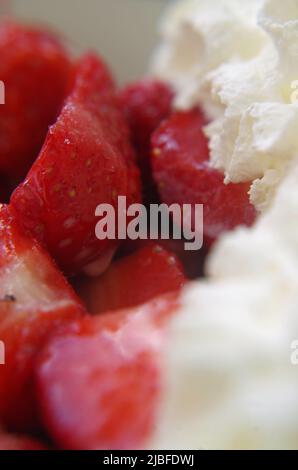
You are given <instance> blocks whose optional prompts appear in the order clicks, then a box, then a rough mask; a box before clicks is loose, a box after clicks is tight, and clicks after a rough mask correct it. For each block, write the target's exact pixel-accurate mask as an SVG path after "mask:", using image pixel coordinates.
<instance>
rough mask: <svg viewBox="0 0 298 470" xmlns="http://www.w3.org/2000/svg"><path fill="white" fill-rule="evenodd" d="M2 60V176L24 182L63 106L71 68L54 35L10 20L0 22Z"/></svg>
mask: <svg viewBox="0 0 298 470" xmlns="http://www.w3.org/2000/svg"><path fill="white" fill-rule="evenodd" d="M0 57H1V61H0V80H2V81H3V82H4V85H5V104H4V105H1V106H0V172H1V173H3V174H4V175H5V176H6V177H15V178H20V177H24V176H25V175H26V173H27V171H28V170H29V168H30V165H31V163H32V162H33V161H34V159H35V158H36V157H37V155H38V152H39V150H40V148H41V146H42V144H43V141H44V139H45V136H46V133H47V130H48V126H49V124H51V123H52V122H53V121H54V120H55V118H56V116H57V114H58V112H59V110H60V108H61V106H62V102H63V99H64V97H65V93H66V88H67V85H68V81H69V76H70V71H71V64H70V60H69V57H68V53H67V51H66V50H65V47H64V45H63V44H62V42H61V41H60V39H59V38H57V37H56V36H55V35H53V34H52V33H50V32H47V31H45V30H42V31H41V30H39V29H36V28H33V27H29V26H25V25H19V24H17V23H15V22H12V21H11V20H9V21H7V20H5V21H2V22H1V23H0Z"/></svg>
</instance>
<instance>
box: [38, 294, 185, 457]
mask: <svg viewBox="0 0 298 470" xmlns="http://www.w3.org/2000/svg"><path fill="white" fill-rule="evenodd" d="M176 307H177V299H176V297H175V296H174V297H173V296H170V297H169V296H165V297H164V298H159V299H155V300H154V301H152V302H151V303H149V304H147V305H143V306H141V307H138V308H136V309H134V310H131V311H121V312H114V313H108V314H105V315H98V316H95V317H89V318H86V319H85V320H83V321H80V322H77V324H76V327H75V326H73V327H72V329H70V331H69V332H68V333H66V332H64V334H63V335H61V336H56V337H55V338H52V340H51V341H50V342H49V344H48V345H47V346H46V347H45V349H44V350H43V352H42V353H41V354H40V355H39V360H38V363H37V372H36V383H37V396H38V400H39V403H40V409H41V413H42V416H43V419H44V423H45V426H46V429H47V431H48V432H49V433H50V435H51V436H52V438H53V439H54V441H55V442H56V444H57V445H58V446H59V447H61V448H64V449H83V450H84V449H135V448H140V447H142V446H143V445H144V443H145V439H146V438H147V437H148V435H149V434H150V432H151V431H152V427H153V426H154V422H155V418H156V411H157V405H158V399H159V395H160V388H161V376H160V361H161V358H162V354H161V351H162V345H163V336H164V329H165V325H166V320H165V319H166V318H167V316H168V315H169V314H170V313H172V312H173V311H174V310H175V308H176Z"/></svg>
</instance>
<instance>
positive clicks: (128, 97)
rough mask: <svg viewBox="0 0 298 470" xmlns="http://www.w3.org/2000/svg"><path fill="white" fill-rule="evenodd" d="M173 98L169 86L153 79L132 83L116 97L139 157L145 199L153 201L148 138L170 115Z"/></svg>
mask: <svg viewBox="0 0 298 470" xmlns="http://www.w3.org/2000/svg"><path fill="white" fill-rule="evenodd" d="M173 97H174V92H173V90H172V89H171V87H170V86H169V85H168V84H166V83H163V82H161V81H158V80H152V79H144V80H140V81H137V82H134V83H131V84H129V85H127V86H126V87H125V88H124V89H123V90H122V91H121V93H120V95H119V99H120V103H121V106H122V109H123V111H124V113H125V116H126V119H127V122H128V124H129V128H130V131H131V137H132V141H133V144H134V146H135V149H136V151H137V154H138V158H139V164H140V167H141V173H142V178H143V184H144V192H145V196H146V199H147V200H148V199H150V198H151V199H153V198H154V197H153V194H154V192H153V191H154V188H153V180H152V170H151V162H150V139H151V135H152V133H153V132H154V131H155V130H156V129H157V128H158V126H159V125H160V124H161V122H162V121H163V120H164V119H166V118H167V117H168V116H169V115H170V113H171V108H172V101H173Z"/></svg>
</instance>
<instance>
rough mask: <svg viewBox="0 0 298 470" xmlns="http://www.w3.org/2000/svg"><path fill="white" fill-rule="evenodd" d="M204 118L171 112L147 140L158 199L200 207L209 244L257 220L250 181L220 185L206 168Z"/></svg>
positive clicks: (219, 179)
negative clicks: (202, 209) (250, 197)
mask: <svg viewBox="0 0 298 470" xmlns="http://www.w3.org/2000/svg"><path fill="white" fill-rule="evenodd" d="M204 124H205V119H204V116H203V115H202V113H201V112H200V110H199V109H193V110H191V111H187V112H175V113H173V114H172V115H171V117H170V118H169V119H168V120H166V121H164V122H163V123H162V124H161V126H160V127H159V129H158V130H157V131H156V132H155V133H154V134H153V136H152V167H153V174H154V178H155V181H156V183H157V185H158V190H159V194H160V197H161V199H162V201H163V202H165V203H167V204H172V203H178V204H181V205H182V204H204V235H205V237H206V239H207V240H208V241H213V240H215V239H217V238H218V236H219V235H220V234H222V233H223V232H225V231H227V230H231V229H233V228H235V227H236V226H238V225H241V224H243V225H248V226H249V225H251V224H252V223H253V222H254V220H255V216H256V212H255V209H254V207H253V206H252V205H251V204H250V202H249V198H248V190H249V187H250V184H249V183H241V184H232V183H231V184H228V185H225V184H224V181H223V175H222V174H221V173H220V172H219V171H217V170H215V169H213V168H212V167H211V166H210V164H209V149H208V141H207V138H206V137H205V135H204V133H203V126H204Z"/></svg>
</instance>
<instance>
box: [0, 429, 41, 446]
mask: <svg viewBox="0 0 298 470" xmlns="http://www.w3.org/2000/svg"><path fill="white" fill-rule="evenodd" d="M0 450H47V449H46V447H45V446H44V445H43V444H42V443H41V442H38V441H36V440H35V439H32V438H31V437H27V436H18V435H14V434H4V433H1V434H0Z"/></svg>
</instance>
